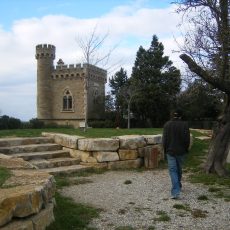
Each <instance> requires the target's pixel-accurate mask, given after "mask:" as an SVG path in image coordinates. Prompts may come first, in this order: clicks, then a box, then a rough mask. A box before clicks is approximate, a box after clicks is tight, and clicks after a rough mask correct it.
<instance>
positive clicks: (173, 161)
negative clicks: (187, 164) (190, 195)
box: [163, 111, 190, 199]
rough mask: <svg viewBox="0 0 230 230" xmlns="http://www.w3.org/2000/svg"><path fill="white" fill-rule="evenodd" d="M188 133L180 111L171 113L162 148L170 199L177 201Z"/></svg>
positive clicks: (186, 150)
mask: <svg viewBox="0 0 230 230" xmlns="http://www.w3.org/2000/svg"><path fill="white" fill-rule="evenodd" d="M189 143H190V132H189V127H188V123H187V122H185V121H182V119H181V113H180V111H176V112H174V113H173V118H172V119H171V120H170V121H168V122H166V124H165V125H164V129H163V148H164V152H165V154H166V156H167V161H168V170H169V175H170V178H171V183H172V188H171V198H172V199H178V198H179V196H180V192H181V188H182V184H181V178H182V163H183V161H184V158H185V154H186V153H188V148H189Z"/></svg>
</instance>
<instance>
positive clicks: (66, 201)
mask: <svg viewBox="0 0 230 230" xmlns="http://www.w3.org/2000/svg"><path fill="white" fill-rule="evenodd" d="M55 199H56V203H57V206H56V207H55V208H54V216H55V222H53V223H52V224H51V225H50V226H49V227H48V228H47V230H64V229H68V230H80V229H81V230H82V229H85V230H92V229H94V228H90V227H88V224H89V222H90V220H91V219H92V218H95V217H98V216H99V213H100V210H99V209H96V208H93V207H90V206H87V205H83V204H77V203H74V201H73V200H72V199H71V198H68V197H64V196H62V195H60V194H59V193H58V192H57V193H56V195H55Z"/></svg>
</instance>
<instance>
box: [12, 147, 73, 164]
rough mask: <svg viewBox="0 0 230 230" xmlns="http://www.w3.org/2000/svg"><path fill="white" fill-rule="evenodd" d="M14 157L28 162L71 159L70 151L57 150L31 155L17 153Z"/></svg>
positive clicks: (32, 153)
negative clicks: (59, 158) (60, 158)
mask: <svg viewBox="0 0 230 230" xmlns="http://www.w3.org/2000/svg"><path fill="white" fill-rule="evenodd" d="M13 156H14V157H20V158H23V159H24V160H26V161H29V160H32V159H51V158H58V157H69V156H70V154H69V151H67V150H56V151H44V152H30V153H17V154H13Z"/></svg>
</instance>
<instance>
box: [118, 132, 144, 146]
mask: <svg viewBox="0 0 230 230" xmlns="http://www.w3.org/2000/svg"><path fill="white" fill-rule="evenodd" d="M114 138H117V139H118V140H119V142H120V149H137V148H141V147H144V146H146V141H145V138H144V137H143V136H140V135H124V136H117V137H114Z"/></svg>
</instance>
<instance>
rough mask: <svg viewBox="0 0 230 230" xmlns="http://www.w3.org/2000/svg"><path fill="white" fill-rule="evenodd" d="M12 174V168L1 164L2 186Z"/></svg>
mask: <svg viewBox="0 0 230 230" xmlns="http://www.w3.org/2000/svg"><path fill="white" fill-rule="evenodd" d="M10 176H11V173H10V170H9V169H7V168H4V167H1V166H0V188H1V187H2V185H3V184H4V182H5V181H6V180H7V179H8V178H9V177H10Z"/></svg>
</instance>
